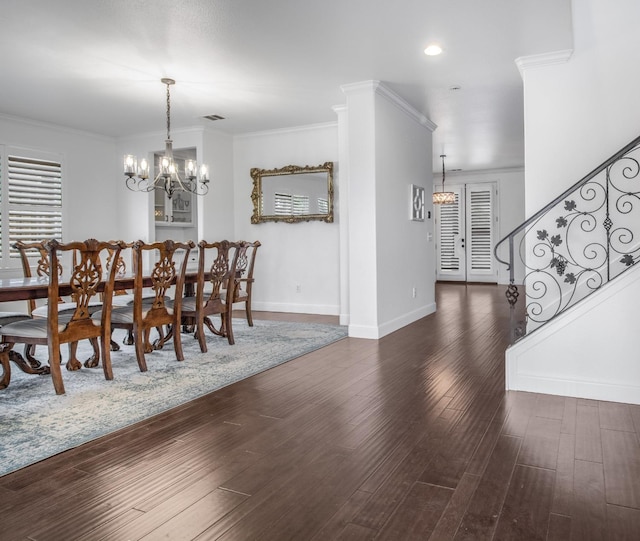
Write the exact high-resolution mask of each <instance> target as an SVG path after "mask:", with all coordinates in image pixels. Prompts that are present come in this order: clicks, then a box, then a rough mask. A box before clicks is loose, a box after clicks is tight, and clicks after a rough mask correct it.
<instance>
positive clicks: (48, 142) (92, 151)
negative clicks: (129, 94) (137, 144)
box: [0, 116, 122, 241]
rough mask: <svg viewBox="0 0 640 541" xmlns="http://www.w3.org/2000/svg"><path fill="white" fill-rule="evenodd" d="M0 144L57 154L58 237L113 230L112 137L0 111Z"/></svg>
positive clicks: (115, 214)
mask: <svg viewBox="0 0 640 541" xmlns="http://www.w3.org/2000/svg"><path fill="white" fill-rule="evenodd" d="M0 144H2V145H7V146H12V147H24V148H29V149H35V150H39V151H42V152H47V153H56V154H60V155H61V157H62V174H63V194H62V196H63V200H64V206H65V212H64V216H63V224H62V227H63V240H65V241H70V240H80V239H82V240H84V239H86V238H90V237H95V238H98V239H108V238H113V237H114V235H117V234H118V225H117V221H118V197H117V191H116V190H115V189H114V187H115V185H116V184H117V183H118V182H120V181H121V179H122V169H118V165H117V164H114V162H113V160H114V156H115V141H114V140H113V139H112V138H109V137H103V136H100V135H96V134H91V133H87V132H80V131H76V130H71V129H67V128H64V127H59V126H54V125H50V124H44V123H39V122H34V121H30V120H26V119H18V118H13V117H7V116H0ZM118 163H120V162H118ZM118 175H119V176H118Z"/></svg>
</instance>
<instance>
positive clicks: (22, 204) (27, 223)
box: [2, 155, 62, 258]
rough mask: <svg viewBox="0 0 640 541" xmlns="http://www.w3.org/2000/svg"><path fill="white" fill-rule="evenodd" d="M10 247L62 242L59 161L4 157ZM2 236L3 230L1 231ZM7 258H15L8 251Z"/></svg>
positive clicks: (15, 255)
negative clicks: (45, 240) (17, 244)
mask: <svg viewBox="0 0 640 541" xmlns="http://www.w3.org/2000/svg"><path fill="white" fill-rule="evenodd" d="M6 186H7V197H6V198H7V203H8V205H7V208H8V221H3V224H4V225H5V227H6V226H7V224H8V228H9V231H8V233H9V238H8V241H9V244H13V243H14V242H16V241H18V240H21V241H23V242H38V241H40V240H42V239H52V238H55V239H58V240H61V239H62V166H61V164H60V163H59V162H54V161H47V160H40V159H34V158H28V157H23V156H13V155H9V156H8V157H7V184H6ZM2 233H3V234H2V236H3V237H5V240H6V234H5V231H3V232H2ZM10 257H12V258H16V257H18V253H17V252H16V251H14V250H12V251H11V254H10Z"/></svg>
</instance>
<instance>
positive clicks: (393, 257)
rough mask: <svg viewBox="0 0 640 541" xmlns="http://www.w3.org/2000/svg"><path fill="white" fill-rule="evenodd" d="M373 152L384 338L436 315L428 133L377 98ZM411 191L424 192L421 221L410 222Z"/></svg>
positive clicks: (384, 96)
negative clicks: (414, 322)
mask: <svg viewBox="0 0 640 541" xmlns="http://www.w3.org/2000/svg"><path fill="white" fill-rule="evenodd" d="M375 149H376V153H375V168H376V169H375V191H376V217H377V219H376V226H375V227H376V246H377V248H376V267H377V283H376V287H377V295H376V296H377V299H378V306H377V310H378V329H379V336H385V335H386V334H389V333H390V332H393V331H395V330H397V329H399V328H401V327H404V326H405V325H408V324H409V323H412V322H413V321H416V320H418V319H420V318H422V317H424V316H426V315H428V314H431V313H433V312H434V311H435V309H436V305H435V270H436V264H435V242H434V240H433V239H434V219H433V205H432V202H431V193H432V191H433V188H432V186H433V174H432V171H433V164H432V156H433V153H432V151H431V149H432V132H431V130H430V129H429V128H427V127H426V126H424V125H423V124H421V123H419V122H418V120H417V119H416V118H415V117H412V116H410V115H409V114H407V112H406V111H404V110H402V109H401V108H399V107H398V104H397V103H396V102H395V101H393V98H392V99H390V98H389V96H388V95H387V93H377V94H376V104H375ZM411 185H416V186H419V187H421V188H423V189H424V195H425V219H424V221H418V220H412V219H411V204H412V200H411ZM427 213H429V215H430V216H431V217H428V214H427Z"/></svg>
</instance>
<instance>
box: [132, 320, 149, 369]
mask: <svg viewBox="0 0 640 541" xmlns="http://www.w3.org/2000/svg"><path fill="white" fill-rule="evenodd" d="M146 333H147V331H145V334H146ZM133 335H134V338H133V344H134V346H135V348H136V360H137V361H138V367H139V368H140V372H146V371H147V361H146V360H145V358H144V353H145V351H144V350H145V347H144V344H145V341H146V340H145V337H144V336H143V333H142V331H140V330H137V329H134V331H133Z"/></svg>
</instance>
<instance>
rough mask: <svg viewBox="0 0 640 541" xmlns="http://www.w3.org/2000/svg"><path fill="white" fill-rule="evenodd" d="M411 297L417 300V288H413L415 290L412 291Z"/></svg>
mask: <svg viewBox="0 0 640 541" xmlns="http://www.w3.org/2000/svg"><path fill="white" fill-rule="evenodd" d="M411 295H412V297H413V298H414V299H415V298H416V288H415V286H414V287H413V289H412V290H411Z"/></svg>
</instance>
